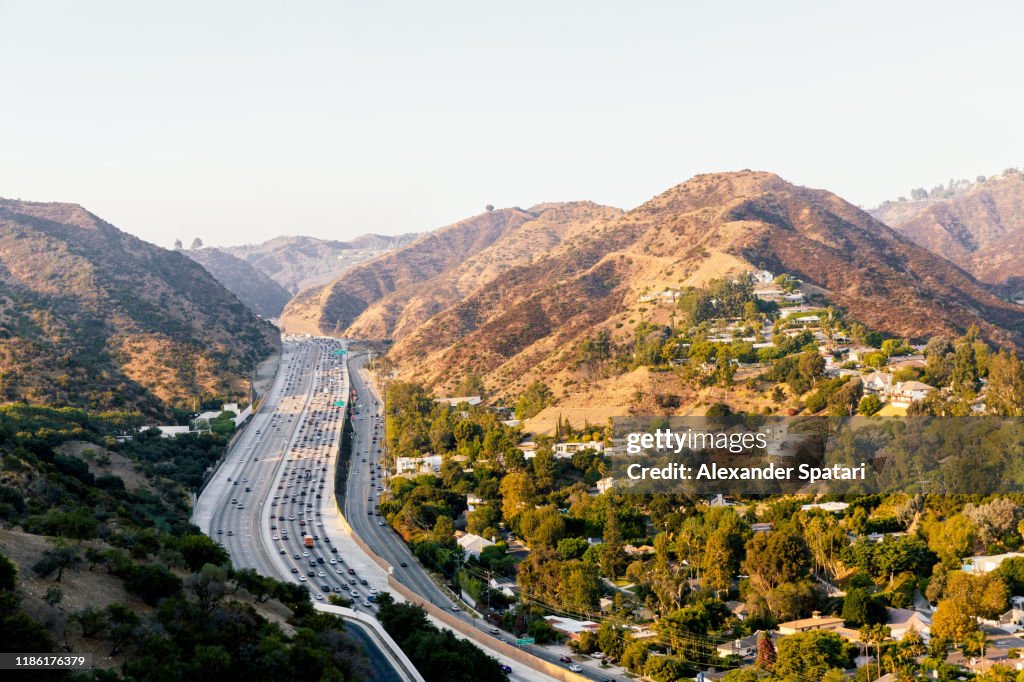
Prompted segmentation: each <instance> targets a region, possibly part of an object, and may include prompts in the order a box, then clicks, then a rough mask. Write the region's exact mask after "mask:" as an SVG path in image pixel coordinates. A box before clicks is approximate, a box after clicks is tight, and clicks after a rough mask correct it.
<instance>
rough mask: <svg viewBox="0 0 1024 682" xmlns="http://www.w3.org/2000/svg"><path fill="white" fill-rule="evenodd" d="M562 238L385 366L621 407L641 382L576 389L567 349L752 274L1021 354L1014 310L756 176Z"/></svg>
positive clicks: (893, 239) (697, 183)
mask: <svg viewBox="0 0 1024 682" xmlns="http://www.w3.org/2000/svg"><path fill="white" fill-rule="evenodd" d="M567 233H569V234H572V236H571V237H569V238H567V239H565V240H564V241H563V242H562V243H561V244H559V245H558V246H556V247H554V248H552V249H550V250H549V251H548V252H547V253H546V254H544V255H542V256H540V257H537V258H535V259H533V260H532V261H531V262H529V263H524V264H521V265H517V266H515V267H512V268H509V269H508V270H506V271H505V272H504V274H503V275H502V276H501V277H500V278H499V279H497V280H493V281H491V282H489V283H486V284H485V285H484V286H482V287H480V288H479V289H478V290H476V291H475V292H473V293H471V294H470V295H467V296H464V297H463V298H461V300H459V301H458V302H457V303H455V304H454V305H451V306H450V307H449V308H447V309H445V310H444V311H442V312H440V313H438V314H436V315H434V316H433V317H431V318H430V319H429V320H427V321H426V322H425V323H424V324H422V325H421V326H420V327H419V328H417V329H416V330H415V331H413V332H412V333H408V332H407V333H405V334H403V335H402V336H400V337H398V338H397V340H396V343H395V346H394V348H393V350H392V352H391V356H392V358H393V359H394V360H395V361H396V362H397V363H398V365H399V366H400V367H401V368H402V370H403V374H405V375H407V376H414V377H417V378H419V379H422V380H425V381H427V382H429V383H433V384H436V385H438V386H439V388H440V390H446V389H448V388H451V384H453V383H454V382H455V381H457V380H458V379H459V378H460V377H461V376H463V375H465V374H466V373H467V372H470V371H479V372H481V373H482V374H483V376H484V379H485V381H486V383H487V385H488V388H489V389H492V390H494V391H496V392H497V393H498V394H499V395H509V396H511V395H515V394H516V393H518V392H519V391H520V390H522V388H523V387H524V386H525V385H526V384H528V383H529V382H530V381H532V380H533V379H535V378H540V377H543V378H544V379H545V381H547V382H548V383H549V384H554V387H555V388H556V395H558V394H559V393H560V392H562V393H566V394H569V395H587V396H588V401H589V404H591V405H600V404H618V405H622V404H625V403H628V401H629V399H630V398H629V396H630V395H631V394H632V393H635V390H634V388H633V386H632V385H631V384H630V385H629V386H627V384H629V383H630V382H631V381H632V382H634V383H636V382H637V381H639V380H640V379H641V378H639V377H631V376H629V375H626V376H624V377H617V378H614V379H611V380H607V381H608V382H609V383H608V385H598V384H595V383H594V382H585V381H583V380H582V378H581V377H580V376H579V375H578V374H577V373H576V371H575V369H574V358H575V347H576V345H577V343H578V341H579V340H580V339H581V338H582V337H584V336H585V335H589V334H593V333H594V332H596V331H597V330H598V329H607V330H608V331H609V332H610V333H611V334H612V338H613V340H614V341H615V342H617V343H623V342H628V341H629V340H630V338H631V335H632V329H633V327H635V326H636V324H638V323H639V322H641V321H643V320H644V319H647V320H650V319H652V317H653V316H656V315H661V316H662V317H663V318H665V319H663V320H659V321H663V322H668V321H669V320H670V318H671V316H672V314H673V313H672V308H671V306H669V307H668V308H667V309H662V310H661V311H660V312H659V311H658V310H655V309H654V308H656V306H650V305H645V304H641V303H639V297H640V296H641V295H642V294H643V293H645V292H649V291H657V290H661V289H664V288H666V287H677V288H678V287H682V286H687V285H696V284H701V283H703V282H704V281H707V280H708V279H710V278H712V277H722V276H726V275H729V274H736V273H738V272H741V271H743V270H751V269H754V268H767V269H769V270H772V271H774V272H787V273H790V274H792V275H794V276H796V277H799V278H801V279H803V280H804V281H805V282H806V283H807V284H808V285H809V286H812V287H815V290H817V291H820V292H823V293H824V294H825V295H826V296H827V297H828V299H829V300H830V302H832V303H834V304H835V305H838V306H840V307H842V308H843V309H845V310H847V311H848V313H849V315H850V316H851V317H853V318H855V319H858V320H861V321H863V322H864V323H866V324H867V325H869V326H870V327H872V328H875V329H879V330H881V331H884V332H887V333H889V334H893V335H897V336H908V337H913V338H920V337H923V336H927V335H930V334H936V333H955V332H959V331H962V330H964V329H965V328H966V327H967V326H968V325H970V324H972V323H974V324H978V326H979V327H980V328H981V329H982V331H983V333H984V334H985V335H986V336H988V337H989V338H991V339H993V340H995V341H996V342H997V343H1000V344H1005V345H1010V346H1016V347H1020V345H1021V340H1022V339H1021V335H1020V329H1019V328H1018V325H1020V323H1021V321H1022V313H1024V309H1022V308H1020V307H1019V306H1014V305H1012V304H1009V303H1006V302H1004V301H1002V300H1000V299H998V298H997V297H995V296H993V295H992V294H991V293H990V292H989V291H988V290H987V289H986V288H985V287H983V286H981V285H979V284H978V283H977V282H976V281H974V280H973V279H972V278H971V277H970V276H968V275H967V274H966V273H964V272H963V271H961V270H959V269H958V268H956V267H955V266H953V265H952V264H951V263H949V262H948V261H946V260H943V259H941V258H938V257H937V256H935V255H933V254H932V253H930V252H928V251H927V250H925V249H923V248H921V247H918V246H916V245H914V244H913V243H911V242H909V241H908V240H906V239H904V238H902V237H900V236H899V235H898V234H896V233H895V232H894V231H893V230H891V229H890V228H888V227H886V226H885V225H883V224H881V223H879V222H878V221H876V220H875V219H873V218H872V217H871V216H869V215H868V214H867V213H865V212H863V211H861V210H859V209H858V208H856V207H854V206H852V205H851V204H849V203H847V202H845V201H843V200H842V199H840V198H839V197H836V196H835V195H833V194H830V193H829V192H825V191H821V190H812V189H807V188H803V187H797V186H795V185H792V184H790V183H788V182H786V181H784V180H782V179H781V178H779V177H777V176H775V175H772V174H769V173H758V172H749V171H744V172H739V173H723V174H713V175H702V176H697V177H695V178H693V179H691V180H690V181H688V182H686V183H683V184H682V185H679V186H677V187H675V188H672V189H670V190H669V191H667V192H665V193H663V194H661V195H659V196H657V197H655V198H653V199H652V200H650V201H649V202H647V203H645V204H643V205H642V206H640V207H638V208H636V209H634V210H632V211H629V212H628V213H625V214H623V215H622V216H620V217H618V218H617V219H614V220H610V221H602V222H599V223H596V224H593V225H590V226H588V228H587V229H585V230H568V231H567ZM667 379H669V380H670V379H671V376H670V375H669V376H668V377H667ZM657 380H658V379H657V378H656V379H653V381H657ZM650 381H652V380H651V379H647V378H644V379H643V381H641V382H640V383H645V384H650ZM585 384H589V388H587V387H586V386H585Z"/></svg>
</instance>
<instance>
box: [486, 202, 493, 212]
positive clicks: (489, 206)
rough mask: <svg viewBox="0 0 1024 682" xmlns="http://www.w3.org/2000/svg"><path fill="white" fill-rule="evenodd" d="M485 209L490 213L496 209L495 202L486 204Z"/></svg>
mask: <svg viewBox="0 0 1024 682" xmlns="http://www.w3.org/2000/svg"><path fill="white" fill-rule="evenodd" d="M484 210H486V211H487V212H488V213H490V212H491V211H493V210H494V204H487V205H486V206H484Z"/></svg>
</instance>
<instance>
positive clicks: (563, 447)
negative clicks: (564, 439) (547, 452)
mask: <svg viewBox="0 0 1024 682" xmlns="http://www.w3.org/2000/svg"><path fill="white" fill-rule="evenodd" d="M552 450H554V453H555V457H556V458H557V459H570V458H571V457H572V456H573V455H575V454H576V453H577V452H582V451H583V450H594V451H595V452H604V443H603V442H601V441H599V440H595V441H589V442H585V443H584V442H580V443H576V442H572V443H555V445H554V447H553V448H552ZM523 454H524V455H525V454H526V453H525V452H524V453H523Z"/></svg>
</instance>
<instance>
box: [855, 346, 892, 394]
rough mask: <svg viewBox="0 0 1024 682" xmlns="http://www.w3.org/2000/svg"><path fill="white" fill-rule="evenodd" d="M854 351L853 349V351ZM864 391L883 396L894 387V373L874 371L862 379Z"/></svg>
mask: <svg viewBox="0 0 1024 682" xmlns="http://www.w3.org/2000/svg"><path fill="white" fill-rule="evenodd" d="M851 352H852V351H851ZM861 383H862V384H863V385H864V392H865V393H869V394H873V395H877V396H879V397H883V398H884V396H885V395H886V394H887V393H888V392H889V391H890V389H892V374H889V373H888V372H877V371H876V372H872V373H871V374H869V375H867V376H866V377H864V378H863V379H862V380H861Z"/></svg>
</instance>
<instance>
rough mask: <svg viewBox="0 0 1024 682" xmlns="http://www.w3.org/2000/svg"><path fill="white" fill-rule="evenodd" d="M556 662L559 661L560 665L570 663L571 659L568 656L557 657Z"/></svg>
mask: <svg viewBox="0 0 1024 682" xmlns="http://www.w3.org/2000/svg"><path fill="white" fill-rule="evenodd" d="M558 660H560V661H561V662H562V663H572V659H571V658H569V657H568V656H559V657H558Z"/></svg>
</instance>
